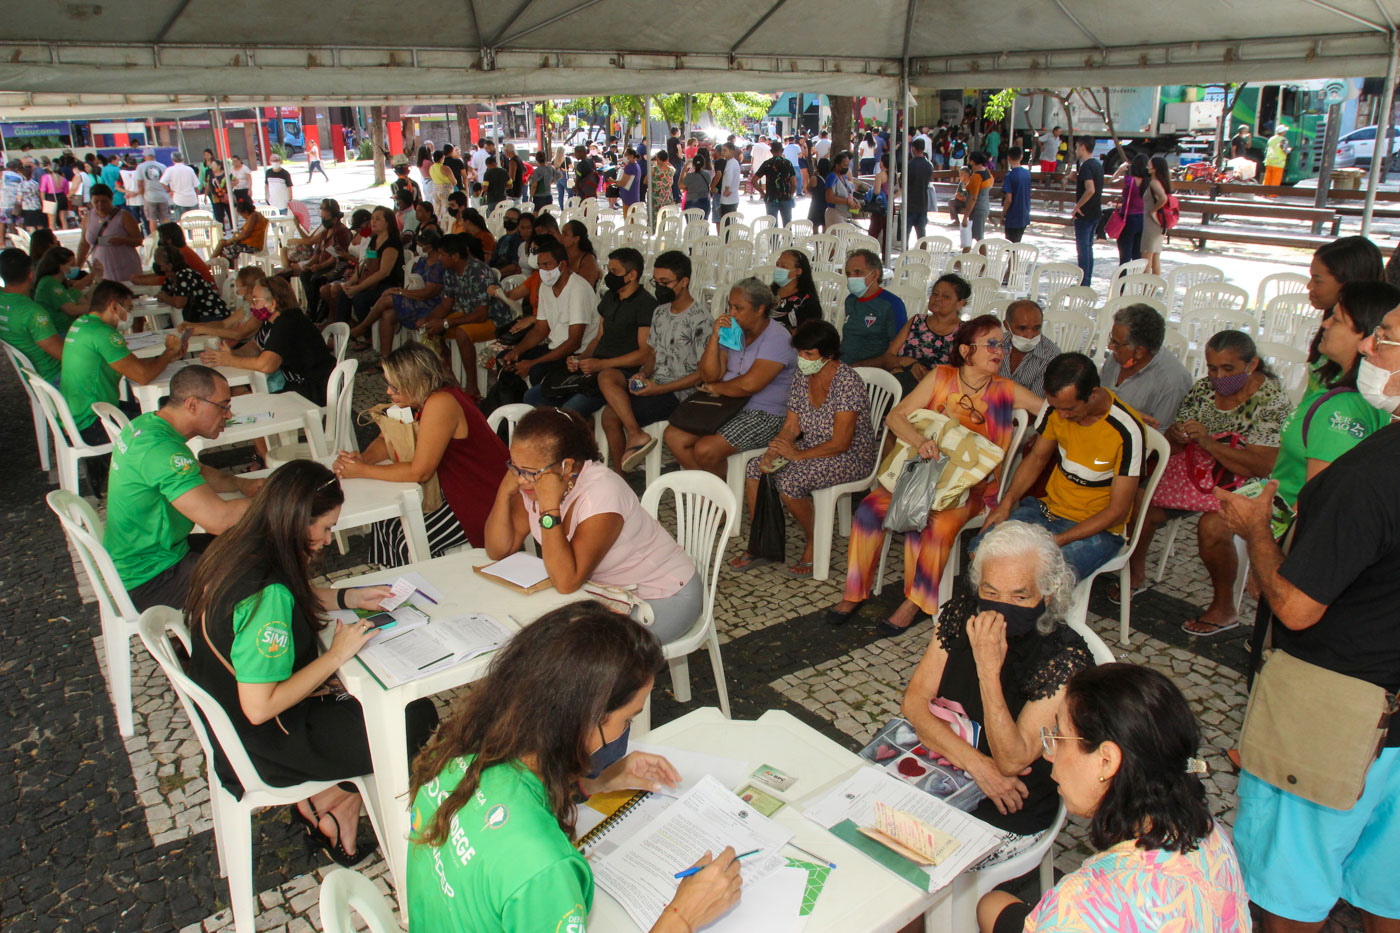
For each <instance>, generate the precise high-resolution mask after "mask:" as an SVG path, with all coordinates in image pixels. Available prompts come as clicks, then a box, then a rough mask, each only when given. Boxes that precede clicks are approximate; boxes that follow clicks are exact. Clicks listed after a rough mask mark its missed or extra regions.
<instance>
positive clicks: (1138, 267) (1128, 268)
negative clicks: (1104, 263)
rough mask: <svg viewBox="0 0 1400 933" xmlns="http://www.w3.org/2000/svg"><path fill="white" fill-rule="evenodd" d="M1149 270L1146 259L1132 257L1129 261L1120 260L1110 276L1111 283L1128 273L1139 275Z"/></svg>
mask: <svg viewBox="0 0 1400 933" xmlns="http://www.w3.org/2000/svg"><path fill="white" fill-rule="evenodd" d="M1146 271H1147V260H1146V259H1130V260H1128V261H1127V262H1120V263H1119V264H1118V267H1117V268H1116V269H1114V270H1113V275H1112V276H1110V277H1109V282H1110V283H1116V282H1117V281H1118V280H1119V279H1120V278H1122V277H1123V276H1126V275H1139V274H1141V273H1144V272H1146Z"/></svg>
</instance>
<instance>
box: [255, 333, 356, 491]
mask: <svg viewBox="0 0 1400 933" xmlns="http://www.w3.org/2000/svg"><path fill="white" fill-rule="evenodd" d="M359 366H360V364H359V361H358V360H355V359H348V360H345V361H344V362H341V363H337V364H336V367H335V369H333V370H331V375H330V378H329V379H328V380H326V405H325V407H324V408H322V409H321V417H322V418H323V419H324V420H325V428H324V430H325V435H326V450H328V451H330V452H331V453H333V454H334V453H336V452H338V451H341V450H351V449H353V450H358V449H359V443H358V442H356V441H355V440H353V438H354V437H355V423H354V417H353V412H352V411H351V405H352V403H353V402H354V395H355V370H357V369H358V368H359ZM314 456H315V455H314V454H313V453H312V452H311V445H310V444H308V443H306V442H305V441H298V442H296V443H294V444H277V445H275V446H269V447H268V449H267V455H266V456H264V457H263V462H264V463H265V464H267V467H268V469H271V470H275V469H277V468H278V467H279V466H282V465H283V464H284V463H291V462H292V461H293V460H311V459H313V458H314Z"/></svg>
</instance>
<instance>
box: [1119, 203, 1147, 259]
mask: <svg viewBox="0 0 1400 933" xmlns="http://www.w3.org/2000/svg"><path fill="white" fill-rule="evenodd" d="M1141 258H1142V215H1141V214H1129V215H1127V216H1126V217H1124V218H1123V232H1122V233H1120V234H1118V261H1119V262H1120V263H1121V262H1131V261H1132V260H1134V259H1141Z"/></svg>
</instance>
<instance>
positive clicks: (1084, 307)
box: [1045, 285, 1099, 349]
mask: <svg viewBox="0 0 1400 933" xmlns="http://www.w3.org/2000/svg"><path fill="white" fill-rule="evenodd" d="M1098 304H1099V293H1098V292H1096V291H1094V290H1093V289H1092V288H1090V287H1089V286H1087V285H1072V286H1070V287H1069V288H1062V289H1060V290H1059V291H1057V292H1054V293H1053V294H1051V296H1050V301H1049V303H1048V304H1047V305H1046V307H1045V313H1046V314H1055V313H1058V312H1061V311H1077V312H1078V313H1080V314H1083V315H1085V316H1087V317H1089V318H1090V320H1093V315H1094V309H1095V308H1097V307H1098ZM1061 349H1064V348H1063V347H1061Z"/></svg>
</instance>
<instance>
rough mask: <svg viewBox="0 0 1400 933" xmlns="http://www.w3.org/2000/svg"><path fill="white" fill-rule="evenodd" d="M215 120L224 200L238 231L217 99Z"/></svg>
mask: <svg viewBox="0 0 1400 933" xmlns="http://www.w3.org/2000/svg"><path fill="white" fill-rule="evenodd" d="M214 120H215V122H216V123H218V131H217V132H216V133H215V136H214V148H215V149H221V150H223V154H222V155H221V156H220V157H219V158H220V161H222V162H223V163H224V200H225V201H227V202H228V222H229V226H230V227H232V228H233V229H235V230H237V229H238V224H237V219H238V215H237V213H235V211H234V209H233V179H232V178H230V177H229V174H228V158H229V155H230V154H231V153H230V152H229V148H230V146H229V145H228V144H227V140H228V137H227V136H226V135H225V131H224V111H223V108H221V107H220V106H219V99H218V98H217V97H215V98H214ZM230 271H233V270H230Z"/></svg>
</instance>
